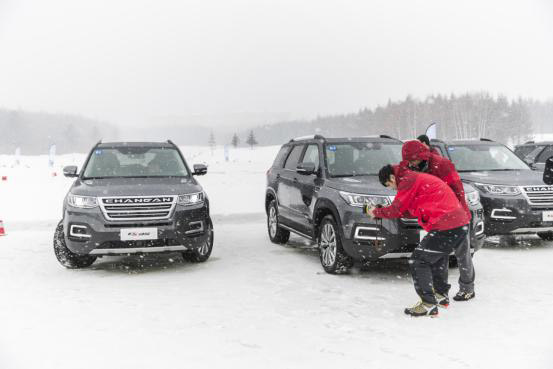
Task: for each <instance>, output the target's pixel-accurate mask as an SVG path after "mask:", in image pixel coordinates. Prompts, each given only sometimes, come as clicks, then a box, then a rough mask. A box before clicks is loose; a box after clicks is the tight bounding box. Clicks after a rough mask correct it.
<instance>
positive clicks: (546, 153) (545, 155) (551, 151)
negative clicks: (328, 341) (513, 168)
mask: <svg viewBox="0 0 553 369" xmlns="http://www.w3.org/2000/svg"><path fill="white" fill-rule="evenodd" d="M552 156H553V146H552V145H550V146H547V147H546V148H545V150H543V152H542V153H541V154H540V156H538V160H536V162H538V163H545V161H546V160H547V159H549V158H550V157H552Z"/></svg>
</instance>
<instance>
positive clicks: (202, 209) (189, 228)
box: [63, 204, 211, 255]
mask: <svg viewBox="0 0 553 369" xmlns="http://www.w3.org/2000/svg"><path fill="white" fill-rule="evenodd" d="M210 224H211V220H210V218H209V211H208V208H207V206H206V205H205V204H204V205H197V206H187V207H184V206H180V205H177V206H176V208H175V211H174V213H173V215H172V217H171V218H170V219H167V220H163V221H160V220H156V221H133V222H129V221H124V222H122V221H118V222H114V221H107V220H106V219H105V218H104V216H103V215H102V213H101V211H100V209H98V208H95V209H72V208H68V209H66V211H65V214H64V219H63V228H64V235H65V242H66V245H67V247H68V248H69V250H71V252H74V253H75V254H78V255H88V254H90V255H122V254H137V253H155V252H172V251H184V250H189V249H197V248H199V247H201V245H203V243H204V242H206V241H207V237H208V234H207V229H208V226H209V225H210ZM123 228H157V233H158V237H157V239H156V240H143V241H121V229H123Z"/></svg>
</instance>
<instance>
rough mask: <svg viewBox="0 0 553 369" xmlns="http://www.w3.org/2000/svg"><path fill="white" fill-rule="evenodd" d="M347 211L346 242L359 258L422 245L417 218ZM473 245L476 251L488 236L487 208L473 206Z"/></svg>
mask: <svg viewBox="0 0 553 369" xmlns="http://www.w3.org/2000/svg"><path fill="white" fill-rule="evenodd" d="M356 210H357V209H352V210H349V211H346V212H345V214H343V216H342V232H343V233H342V234H343V236H344V237H342V246H343V247H344V250H345V251H346V253H347V254H348V255H349V256H351V257H352V258H354V259H355V260H358V261H363V260H376V259H380V258H382V259H384V258H387V259H388V258H403V257H409V256H410V255H411V253H412V252H413V250H414V249H415V247H417V246H418V245H419V242H420V239H421V235H420V232H421V230H422V228H421V227H420V226H419V225H418V223H417V221H416V219H381V220H380V219H378V220H376V219H373V220H371V219H369V218H368V217H367V216H366V215H365V214H363V213H362V211H361V209H359V211H356ZM471 213H472V220H471V232H470V238H471V242H470V246H471V250H472V251H473V252H475V251H478V250H479V249H480V248H482V246H483V244H484V240H485V237H486V236H485V234H484V212H483V210H482V208H481V207H478V208H475V209H471Z"/></svg>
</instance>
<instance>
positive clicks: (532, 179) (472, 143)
mask: <svg viewBox="0 0 553 369" xmlns="http://www.w3.org/2000/svg"><path fill="white" fill-rule="evenodd" d="M431 145H432V146H433V147H434V148H435V149H436V150H438V151H439V153H440V154H441V155H444V156H446V157H448V158H449V159H451V161H453V163H454V164H455V167H456V168H457V170H458V171H459V175H460V176H461V179H462V180H463V181H464V182H465V183H469V184H471V185H472V186H474V187H475V188H477V189H478V190H479V191H480V198H481V201H482V206H484V214H485V219H486V222H485V225H486V228H485V233H486V235H487V236H493V235H513V234H529V233H530V234H532V233H537V234H538V236H540V237H541V238H543V239H545V240H552V239H553V186H547V185H545V184H544V182H543V175H542V173H539V172H536V171H533V170H531V168H530V167H529V166H528V165H527V164H526V163H525V162H523V161H522V160H521V159H520V158H519V157H518V156H516V155H515V154H514V153H513V152H512V151H511V150H509V149H508V148H507V147H506V146H504V145H502V144H500V143H497V142H494V141H491V140H488V139H481V140H469V141H448V142H444V141H440V140H432V141H431Z"/></svg>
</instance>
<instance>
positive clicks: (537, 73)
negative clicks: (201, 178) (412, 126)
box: [0, 0, 553, 124]
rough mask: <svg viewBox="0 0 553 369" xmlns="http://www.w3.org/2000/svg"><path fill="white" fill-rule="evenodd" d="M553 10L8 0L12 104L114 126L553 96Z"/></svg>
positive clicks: (1, 1)
mask: <svg viewBox="0 0 553 369" xmlns="http://www.w3.org/2000/svg"><path fill="white" fill-rule="evenodd" d="M552 3H553V2H552V1H547V0H541V1H539V0H536V1H529V0H528V1H524V0H521V1H505V0H501V1H500V0H497V1H484V0H479V1H457V2H453V1H444V0H440V1H430V0H425V1H414V0H409V1H390V0H386V1H368V0H359V1H347V0H340V1H324V0H314V1H311V0H309V1H307V0H303V1H302V0H290V1H288V0H278V1H265V0H252V1H246V0H239V1H235V0H219V1H214V0H198V1H183V0H174V1H169V0H165V1H164V0H155V1H139V0H129V1H123V0H119V1H116V0H109V1H104V0H91V1H77V0H48V1H44V0H36V1H28V0H0V107H3V108H10V109H14V108H21V109H27V110H43V111H49V112H64V113H77V114H83V115H86V116H89V117H93V118H99V119H105V120H109V121H112V122H114V123H123V124H131V123H133V122H137V123H139V124H140V123H143V122H145V121H151V118H152V117H157V116H168V115H170V116H186V115H190V114H200V115H206V114H207V115H209V114H230V113H241V112H256V113H257V112H262V113H263V112H274V113H289V114H290V116H291V117H306V118H310V117H314V116H315V115H317V114H328V113H342V112H344V113H345V112H352V111H357V110H358V109H359V108H361V107H365V106H368V107H374V106H376V105H377V104H385V103H386V101H387V100H388V98H392V99H402V98H404V97H405V96H406V95H407V94H413V95H414V96H416V97H424V96H426V95H427V94H431V93H450V92H465V91H477V90H482V89H484V90H489V91H491V92H493V93H505V94H507V95H508V96H511V97H516V96H518V95H522V96H524V97H534V98H538V99H549V98H553V5H552Z"/></svg>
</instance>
